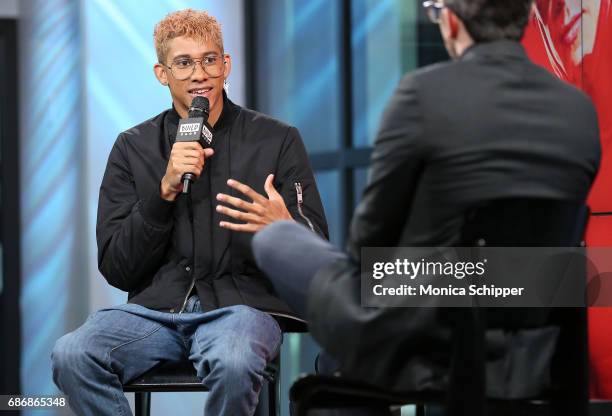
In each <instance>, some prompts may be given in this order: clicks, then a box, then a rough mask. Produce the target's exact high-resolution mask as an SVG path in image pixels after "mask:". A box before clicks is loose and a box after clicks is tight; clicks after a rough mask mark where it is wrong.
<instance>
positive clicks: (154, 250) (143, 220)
mask: <svg viewBox="0 0 612 416" xmlns="http://www.w3.org/2000/svg"><path fill="white" fill-rule="evenodd" d="M124 140H125V139H124V137H123V136H122V135H120V136H119V138H118V139H117V141H116V142H115V145H114V146H113V149H112V150H111V153H110V156H109V158H108V163H107V165H106V171H105V172H104V178H103V179H102V185H101V186H100V198H99V202H98V219H97V225H96V237H97V242H98V268H99V269H100V272H101V273H102V275H103V276H104V278H105V279H106V280H107V281H108V283H110V284H111V285H112V286H115V287H116V288H118V289H121V290H124V291H130V290H133V289H135V288H136V287H138V286H139V285H140V284H141V283H142V281H143V280H145V279H147V278H150V277H151V276H152V275H153V274H154V272H155V271H156V270H157V268H158V267H159V266H160V264H161V261H162V260H163V258H164V253H165V251H166V247H167V245H168V241H169V240H170V233H171V231H172V227H173V218H172V211H173V208H174V203H173V202H168V201H166V200H164V199H162V198H161V196H160V194H159V191H157V192H153V193H152V194H151V195H149V196H148V197H147V198H146V199H139V198H138V195H137V193H136V188H135V183H134V176H133V173H132V172H131V170H130V166H129V163H128V159H127V157H126V152H125V141H124Z"/></svg>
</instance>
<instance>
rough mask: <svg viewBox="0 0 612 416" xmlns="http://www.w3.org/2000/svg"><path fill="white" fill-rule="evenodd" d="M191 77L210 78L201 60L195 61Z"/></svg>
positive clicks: (195, 78) (196, 78)
mask: <svg viewBox="0 0 612 416" xmlns="http://www.w3.org/2000/svg"><path fill="white" fill-rule="evenodd" d="M191 79H192V80H194V81H199V80H206V79H208V73H206V71H205V70H204V63H203V62H202V61H201V60H196V61H195V62H194V68H193V73H192V74H191Z"/></svg>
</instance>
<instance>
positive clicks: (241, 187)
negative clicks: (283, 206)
mask: <svg viewBox="0 0 612 416" xmlns="http://www.w3.org/2000/svg"><path fill="white" fill-rule="evenodd" d="M227 184H228V185H229V186H230V187H231V188H234V189H235V190H237V191H239V192H241V193H243V194H244V195H246V196H248V197H249V198H251V200H252V201H253V202H258V203H260V204H263V203H265V202H266V201H267V200H266V198H264V197H263V196H262V195H260V194H258V193H257V192H255V191H254V190H253V189H251V187H250V186H248V185H245V184H243V183H241V182H238V181H237V180H235V179H229V180H228V181H227Z"/></svg>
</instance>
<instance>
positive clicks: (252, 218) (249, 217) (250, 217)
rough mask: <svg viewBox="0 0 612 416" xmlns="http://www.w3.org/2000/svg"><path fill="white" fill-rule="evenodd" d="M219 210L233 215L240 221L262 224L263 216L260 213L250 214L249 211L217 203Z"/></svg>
mask: <svg viewBox="0 0 612 416" xmlns="http://www.w3.org/2000/svg"><path fill="white" fill-rule="evenodd" d="M217 212H219V213H221V214H223V215H227V216H228V217H232V218H233V219H235V220H238V221H244V222H247V223H252V224H260V223H261V218H260V217H259V216H258V215H254V214H250V213H247V212H242V211H238V210H236V209H232V208H228V207H224V206H223V205H217Z"/></svg>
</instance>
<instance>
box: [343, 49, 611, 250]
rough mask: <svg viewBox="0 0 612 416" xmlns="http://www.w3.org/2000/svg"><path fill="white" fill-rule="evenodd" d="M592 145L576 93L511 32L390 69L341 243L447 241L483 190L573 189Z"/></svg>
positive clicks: (503, 193) (590, 172)
mask: <svg viewBox="0 0 612 416" xmlns="http://www.w3.org/2000/svg"><path fill="white" fill-rule="evenodd" d="M599 157H600V147H599V133H598V129H597V118H596V114H595V109H594V107H593V105H592V104H591V102H590V100H589V98H587V97H586V95H584V94H583V93H581V92H580V91H578V90H577V89H575V88H574V87H572V86H570V85H567V84H565V83H563V82H562V81H559V80H558V79H556V78H555V77H554V76H552V75H551V74H549V73H548V72H546V71H545V70H544V69H541V68H539V67H537V66H536V65H534V64H533V63H531V62H530V61H529V59H528V58H527V56H526V54H525V52H524V50H523V48H522V46H521V45H520V44H519V43H518V42H513V41H496V42H488V43H479V44H476V45H474V46H472V47H471V48H470V49H468V50H467V51H466V52H465V53H464V54H463V55H462V57H461V58H460V59H459V60H457V61H454V62H449V63H445V64H438V65H434V66H431V67H427V68H423V69H421V70H419V71H417V72H415V73H412V74H409V75H407V76H406V77H405V78H404V79H403V80H402V82H401V84H400V86H399V87H398V90H397V91H396V93H395V95H394V97H393V99H392V101H391V103H390V105H389V107H388V109H387V112H386V113H385V115H384V117H383V122H382V127H381V132H380V134H379V137H378V139H377V144H376V146H375V150H374V155H373V167H372V169H373V173H374V176H373V177H372V178H371V179H372V181H371V183H370V184H369V186H368V187H367V188H366V191H365V192H364V198H363V200H362V203H361V204H360V206H359V207H358V209H357V211H356V214H355V218H354V221H353V225H352V227H351V236H350V240H349V247H350V248H351V251H352V254H353V255H354V256H358V253H359V248H360V247H365V246H419V245H420V246H438V245H452V244H453V243H455V242H456V241H457V238H458V233H459V230H460V228H461V225H462V219H463V213H464V211H465V209H467V208H468V207H469V206H472V205H473V204H475V203H478V202H479V201H484V200H488V199H497V198H504V197H539V198H554V199H569V200H577V201H584V200H585V199H586V196H587V193H588V191H589V189H590V186H591V183H592V181H593V179H594V177H595V174H596V171H597V167H598V164H599ZM381 172H382V173H381ZM390 179H391V181H392V182H393V183H390ZM383 181H384V183H385V186H380V185H381V183H382V182H383Z"/></svg>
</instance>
